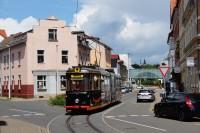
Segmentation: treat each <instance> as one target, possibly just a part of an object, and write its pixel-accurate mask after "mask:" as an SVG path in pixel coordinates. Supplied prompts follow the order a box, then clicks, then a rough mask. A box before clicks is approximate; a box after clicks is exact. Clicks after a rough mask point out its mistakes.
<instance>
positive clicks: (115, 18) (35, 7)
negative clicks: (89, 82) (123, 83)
mask: <svg viewBox="0 0 200 133" xmlns="http://www.w3.org/2000/svg"><path fill="white" fill-rule="evenodd" d="M78 1H79V8H78V13H77V29H76V30H84V31H85V32H86V33H87V34H89V35H93V36H97V37H99V38H100V39H101V41H102V42H104V43H106V44H107V45H109V46H110V47H112V48H113V53H116V54H120V53H122V54H124V53H129V55H131V57H132V63H139V62H140V60H144V59H145V60H146V62H147V63H160V61H161V60H162V59H164V58H166V56H167V54H168V45H167V36H168V33H169V31H170V28H169V18H170V15H169V9H170V8H169V7H170V6H169V2H170V0H78ZM76 2H77V0H0V28H3V29H6V30H7V33H8V34H9V35H10V34H13V33H16V32H23V31H27V30H29V29H31V28H32V26H33V25H36V24H37V23H38V20H39V19H46V18H48V17H49V16H55V17H56V18H58V19H61V20H65V21H66V22H67V24H68V25H74V22H75V17H74V16H75V12H76V4H77V3H76ZM8 18H9V19H8ZM0 40H1V38H0Z"/></svg>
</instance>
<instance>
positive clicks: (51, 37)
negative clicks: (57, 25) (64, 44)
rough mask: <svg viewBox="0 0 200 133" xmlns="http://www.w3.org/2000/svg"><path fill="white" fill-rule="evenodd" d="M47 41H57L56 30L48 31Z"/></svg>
mask: <svg viewBox="0 0 200 133" xmlns="http://www.w3.org/2000/svg"><path fill="white" fill-rule="evenodd" d="M49 41H57V29H49Z"/></svg>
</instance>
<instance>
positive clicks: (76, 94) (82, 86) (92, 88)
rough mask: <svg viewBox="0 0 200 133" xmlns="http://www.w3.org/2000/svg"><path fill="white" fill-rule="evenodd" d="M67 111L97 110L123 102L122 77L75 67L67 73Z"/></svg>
mask: <svg viewBox="0 0 200 133" xmlns="http://www.w3.org/2000/svg"><path fill="white" fill-rule="evenodd" d="M66 77H67V78H66V80H67V81H66V82H67V90H66V106H65V108H66V110H72V111H74V110H95V109H98V108H102V107H105V106H107V105H109V104H111V103H114V102H119V101H121V93H120V83H121V82H120V77H119V76H117V75H115V74H114V72H111V71H108V70H105V69H102V68H99V67H94V66H87V67H73V68H70V69H68V70H67V72H66Z"/></svg>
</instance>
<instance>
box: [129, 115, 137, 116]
mask: <svg viewBox="0 0 200 133" xmlns="http://www.w3.org/2000/svg"><path fill="white" fill-rule="evenodd" d="M129 116H139V115H129Z"/></svg>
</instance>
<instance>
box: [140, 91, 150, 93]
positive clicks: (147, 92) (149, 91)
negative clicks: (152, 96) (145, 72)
mask: <svg viewBox="0 0 200 133" xmlns="http://www.w3.org/2000/svg"><path fill="white" fill-rule="evenodd" d="M139 93H150V91H149V90H140V91H139Z"/></svg>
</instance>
